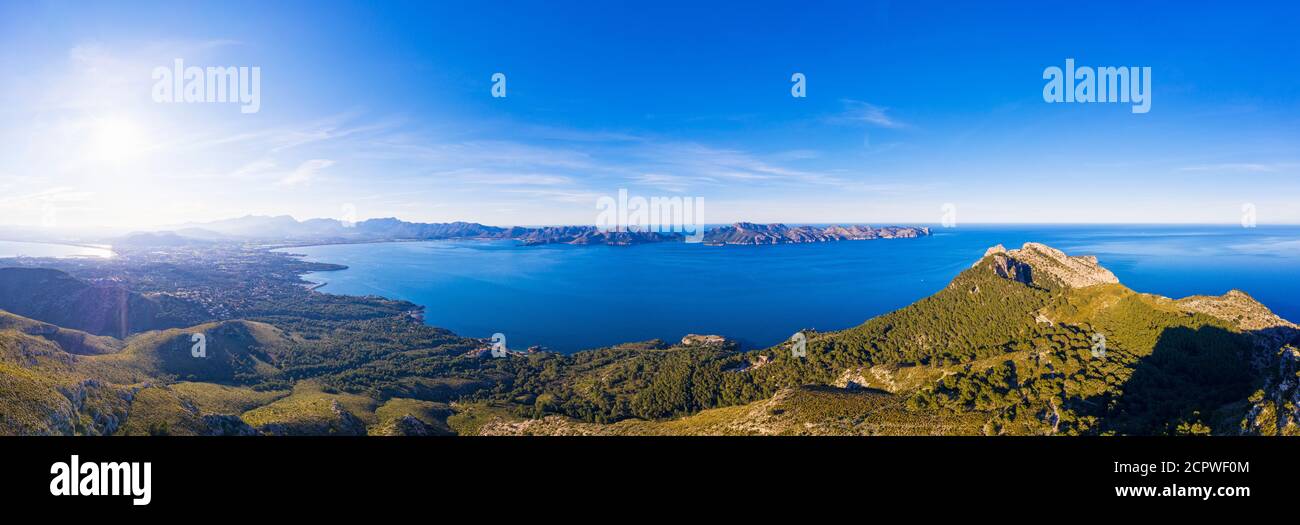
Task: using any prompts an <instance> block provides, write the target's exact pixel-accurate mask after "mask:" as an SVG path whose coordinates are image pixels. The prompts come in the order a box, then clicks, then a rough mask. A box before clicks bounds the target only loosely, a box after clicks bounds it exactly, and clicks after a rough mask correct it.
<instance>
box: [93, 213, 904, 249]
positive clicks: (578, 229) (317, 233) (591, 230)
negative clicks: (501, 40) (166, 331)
mask: <svg viewBox="0 0 1300 525" xmlns="http://www.w3.org/2000/svg"><path fill="white" fill-rule="evenodd" d="M929 234H930V229H929V228H927V227H906V226H886V227H880V228H873V227H871V226H862V225H848V226H839V225H835V226H787V225H785V224H754V223H747V222H741V223H736V224H733V225H730V226H721V227H717V228H712V229H706V230H705V232H704V235H703V242H704V244H709V245H723V244H786V243H807V242H827V241H842V240H871V239H896V238H914V237H923V236H926V235H929ZM443 239H515V240H518V241H520V242H521V243H522V244H525V245H542V244H578V245H589V244H592V245H594V244H605V245H631V244H645V243H655V242H682V241H684V240H685V239H686V235H685V234H684V233H679V232H656V231H643V230H641V229H637V228H630V229H624V230H604V229H599V228H597V227H595V226H541V227H523V226H512V227H498V226H486V225H483V224H478V223H470V222H451V223H417V222H407V221H403V220H399V219H396V218H380V219H367V220H364V221H359V222H355V223H350V222H345V221H341V220H336V219H308V220H305V221H301V222H299V221H297V220H296V219H294V218H293V217H290V216H288V215H280V216H275V217H266V216H252V215H250V216H246V217H241V218H237V219H226V220H221V221H215V222H208V223H191V224H186V225H182V226H180V227H177V228H175V229H170V230H163V231H156V232H133V233H131V234H128V235H126V236H123V237H121V238H118V239H116V240H114V246H115V247H117V248H125V249H152V248H160V247H162V248H179V247H201V246H203V245H204V244H206V243H210V242H218V241H226V242H261V243H288V244H313V243H348V242H377V241H395V240H443Z"/></svg>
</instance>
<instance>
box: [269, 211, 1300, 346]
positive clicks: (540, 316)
mask: <svg viewBox="0 0 1300 525" xmlns="http://www.w3.org/2000/svg"><path fill="white" fill-rule="evenodd" d="M1029 241H1033V242H1042V243H1045V244H1048V245H1050V246H1053V247H1056V248H1059V249H1061V250H1064V251H1065V252H1066V253H1068V254H1070V255H1096V256H1097V258H1098V259H1100V262H1101V264H1102V265H1104V266H1106V267H1107V268H1109V269H1110V270H1111V271H1113V272H1114V273H1115V275H1117V276H1118V277H1119V279H1120V282H1122V283H1124V284H1125V285H1127V286H1129V287H1130V288H1133V289H1134V290H1137V291H1140V292H1149V293H1156V294H1160V295H1165V296H1169V297H1174V298H1178V297H1185V296H1188V295H1195V294H1215V295H1217V294H1222V293H1224V292H1226V291H1228V290H1230V289H1234V288H1236V289H1240V290H1244V291H1246V292H1247V293H1249V294H1250V295H1252V296H1254V297H1255V298H1256V299H1258V300H1260V301H1261V302H1263V303H1264V304H1265V305H1267V306H1269V307H1270V308H1271V309H1273V311H1274V312H1277V313H1278V314H1279V315H1281V316H1283V317H1285V318H1288V319H1291V320H1300V227H1295V226H1285V227H1281V226H1273V227H1269V226H1260V227H1257V228H1251V229H1246V228H1241V227H1229V226H1142V225H1133V226H1111V225H1105V226H1037V227H1028V226H1022V225H1015V226H995V225H982V226H966V225H962V226H960V227H957V228H948V229H945V228H936V229H935V230H934V235H933V236H930V237H926V238H920V239H893V240H875V241H846V242H833V243H819V244H787V245H776V246H703V245H699V244H681V243H664V244H647V245H639V246H568V245H549V246H532V247H526V246H518V245H516V244H515V243H514V242H513V241H430V242H404V243H383V244H353V245H331V246H310V247H299V248H291V249H287V250H285V251H289V252H292V253H300V254H305V255H306V256H307V258H308V259H309V260H313V261H321V262H330V263H338V264H344V265H347V266H348V267H349V268H348V269H347V270H343V271H337V272H319V273H313V274H309V275H307V276H306V279H308V280H310V281H315V282H324V283H327V284H326V285H325V286H324V287H323V288H321V291H322V292H328V293H336V294H351V295H382V296H385V297H391V298H396V299H404V300H407V301H410V302H413V303H416V304H420V305H423V306H424V307H425V308H426V312H425V320H426V322H427V323H429V324H431V325H434V326H440V327H444V328H448V329H451V330H452V331H454V332H456V333H458V334H461V335H465V336H471V337H489V336H491V334H493V333H496V332H500V333H503V334H505V335H506V338H507V344H508V346H509V347H510V348H512V349H522V348H525V347H528V346H531V345H542V346H545V347H547V348H549V349H551V350H557V351H564V352H569V351H576V350H581V349H586V348H596V347H601V346H608V345H612V344H616V343H620V342H628V341H641V340H648V339H653V338H659V339H664V340H668V341H674V340H677V339H680V338H681V337H682V336H683V335H685V334H688V333H701V334H720V335H724V336H727V337H730V338H734V339H736V340H739V341H740V342H741V343H742V345H744V346H745V347H747V348H752V347H764V346H769V345H773V344H776V343H779V342H781V341H784V340H786V339H788V338H789V337H790V336H791V335H792V334H794V333H795V332H796V331H799V330H802V329H808V328H811V329H816V330H821V331H828V330H839V329H844V328H849V327H852V326H856V325H858V324H860V323H862V322H863V321H865V320H867V319H869V318H871V317H873V316H876V315H879V314H882V313H885V312H889V311H891V310H895V309H897V308H900V307H903V306H906V305H908V304H911V303H912V302H914V301H916V300H918V299H921V298H923V297H925V296H927V295H930V294H933V293H935V292H936V291H938V290H940V289H942V288H943V287H944V286H945V285H946V284H947V283H948V282H949V280H951V279H952V278H953V277H954V276H955V275H957V273H959V272H961V271H962V270H963V269H966V268H969V267H970V266H971V264H973V263H974V262H975V261H976V260H978V259H979V258H980V256H981V255H983V254H984V251H985V250H986V249H988V248H989V247H990V246H993V245H995V244H1003V245H1006V246H1007V248H1018V247H1020V245H1022V244H1023V243H1025V242H1029Z"/></svg>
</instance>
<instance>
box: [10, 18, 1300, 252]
mask: <svg viewBox="0 0 1300 525" xmlns="http://www.w3.org/2000/svg"><path fill="white" fill-rule="evenodd" d="M701 3H702V2H680V3H678V2H654V3H645V4H644V5H643V6H641V7H628V6H625V5H621V4H622V3H618V4H620V5H600V4H598V3H596V2H572V3H568V2H536V3H523V2H499V3H483V2H474V3H470V2H465V3H461V2H456V3H434V2H412V3H406V4H399V3H386V4H385V5H382V6H380V5H370V4H372V2H366V3H361V2H358V3H336V2H303V3H294V2H273V3H272V2H248V3H242V2H219V3H212V5H211V6H209V7H202V6H197V5H194V3H190V2H164V3H130V2H126V3H121V2H114V3H112V4H108V3H104V4H98V3H95V4H90V5H85V4H87V3H85V2H50V3H26V2H24V3H18V2H5V3H3V4H2V5H0V68H3V70H4V71H5V72H6V74H5V75H3V77H0V100H2V101H3V103H2V104H0V224H16V225H36V224H48V223H51V222H53V223H56V224H57V225H59V226H60V227H68V228H75V227H87V226H119V227H124V228H134V227H144V226H157V225H169V224H178V223H182V222H187V221H201V220H212V219H218V218H224V217H231V216H238V215H244V214H250V213H252V214H283V213H288V214H292V215H294V216H296V217H298V218H300V219H303V218H308V217H339V216H340V215H341V214H343V213H344V210H352V209H355V210H356V214H357V215H358V216H359V218H367V217H383V216H398V217H401V218H405V219H409V220H421V221H451V220H470V221H478V222H483V223H488V224H498V225H507V224H590V223H592V222H593V221H594V219H595V217H596V213H597V212H596V208H595V202H596V199H597V198H598V197H600V196H602V195H615V194H616V193H617V191H618V189H619V188H627V189H629V191H630V192H631V193H632V194H634V195H643V196H647V197H649V196H673V195H681V196H687V197H701V198H703V199H704V200H705V219H706V221H707V222H711V223H720V222H730V221H735V220H753V221H764V222H778V221H784V222H868V223H882V222H895V223H918V222H923V223H935V222H939V221H940V219H941V213H942V212H941V209H942V207H943V205H944V204H945V203H952V204H953V205H955V206H956V209H957V217H958V220H959V223H960V222H1026V223H1041V222H1208V223H1236V222H1238V221H1239V220H1240V216H1241V214H1242V207H1243V205H1245V204H1252V205H1254V207H1255V209H1256V210H1257V213H1258V221H1259V222H1260V223H1300V202H1298V199H1297V197H1300V178H1298V177H1297V175H1300V136H1298V135H1300V82H1298V80H1300V39H1296V38H1295V37H1294V28H1295V27H1296V25H1297V22H1300V16H1298V15H1300V8H1296V7H1291V6H1286V5H1281V4H1280V3H1271V2H1270V3H1260V4H1252V3H1250V2H1237V3H1233V4H1231V5H1230V6H1219V7H1211V6H1178V7H1177V8H1172V7H1168V6H1167V5H1166V4H1163V3H1155V2H1152V3H1136V4H1134V3H1115V4H1111V5H1106V4H1096V5H1090V7H1089V8H1088V9H1057V8H1054V7H1051V6H1050V5H1048V4H1042V3H1025V4H1015V3H995V5H992V6H984V5H983V4H981V7H980V8H979V9H974V8H956V7H952V6H950V5H949V4H950V2H948V3H945V2H934V3H927V2H897V3H895V2H874V3H873V2H852V3H848V2H846V3H843V4H830V3H828V4H820V5H816V6H807V5H801V3H795V2H783V3H761V2H760V3H752V4H750V5H747V6H744V7H740V6H737V5H735V3H734V2H728V3H718V4H715V5H713V6H711V7H710V6H700V5H698V4H701ZM611 4H613V3H611ZM175 58H181V59H183V60H184V61H185V63H186V65H196V66H223V67H224V66H257V67H259V68H261V74H262V78H261V108H260V111H258V112H257V113H253V114H242V113H240V111H239V109H238V106H237V105H231V104H160V103H157V102H154V101H153V100H152V99H151V95H150V89H151V87H152V86H153V83H154V81H153V79H152V77H151V73H152V71H153V69H154V68H155V67H158V66H170V65H171V63H172V60H173V59H175ZM1067 58H1073V59H1074V60H1075V61H1076V62H1077V63H1078V64H1079V65H1088V66H1139V67H1150V68H1151V70H1152V103H1151V110H1150V112H1149V113H1147V114H1133V113H1132V112H1131V111H1130V105H1128V104H1048V103H1046V102H1044V100H1043V97H1042V91H1043V86H1044V83H1045V81H1044V80H1043V78H1042V75H1043V70H1044V68H1046V67H1049V66H1057V67H1063V66H1064V63H1065V60H1066V59H1067ZM498 72H500V73H504V74H505V75H506V77H507V84H506V85H507V96H506V97H505V98H493V97H492V96H491V95H490V89H491V87H492V85H491V84H492V83H491V80H490V79H491V76H492V75H493V74H494V73H498ZM795 72H800V73H803V74H804V75H806V77H807V97H806V98H801V99H797V98H794V97H791V95H790V87H791V82H790V77H791V75H792V74H793V73H795ZM51 217H57V220H56V221H51V220H50V218H51Z"/></svg>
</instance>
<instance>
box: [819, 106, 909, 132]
mask: <svg viewBox="0 0 1300 525" xmlns="http://www.w3.org/2000/svg"><path fill="white" fill-rule="evenodd" d="M840 103H841V104H843V106H844V109H843V110H842V111H840V112H839V113H837V114H835V115H832V116H830V117H828V118H827V119H826V121H827V122H830V123H834V124H865V125H870V126H875V127H879V128H887V129H901V128H906V127H909V126H908V124H906V123H904V122H902V121H900V120H898V119H897V118H895V117H894V116H893V115H890V114H889V108H886V107H884V106H877V105H875V104H872V103H869V102H863V101H861V100H853V99H843V100H841V101H840Z"/></svg>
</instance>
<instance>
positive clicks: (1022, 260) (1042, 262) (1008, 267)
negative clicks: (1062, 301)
mask: <svg viewBox="0 0 1300 525" xmlns="http://www.w3.org/2000/svg"><path fill="white" fill-rule="evenodd" d="M990 258H991V259H992V260H991V261H990V263H991V265H992V267H991V268H992V270H993V272H994V273H996V274H997V275H998V276H1000V277H1003V278H1006V279H1011V280H1014V281H1018V282H1022V283H1025V284H1033V285H1038V286H1047V287H1057V286H1060V287H1065V288H1084V287H1087V286H1095V285H1099V284H1118V283H1119V279H1118V278H1116V277H1115V274H1113V273H1111V272H1110V270H1107V269H1106V268H1104V267H1102V266H1101V265H1100V264H1098V263H1097V258H1096V257H1093V256H1091V255H1087V256H1070V255H1066V254H1065V252H1062V251H1061V250H1058V249H1056V248H1052V247H1050V246H1047V245H1045V244H1039V243H1036V242H1027V243H1025V245H1024V246H1023V247H1021V248H1020V249H1018V250H1007V249H1006V248H1005V247H1003V246H1002V245H1001V244H999V245H997V246H994V247H992V248H989V249H988V251H986V252H984V258H983V259H981V260H980V262H977V263H976V265H979V264H980V263H982V262H983V261H985V260H988V259H990Z"/></svg>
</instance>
